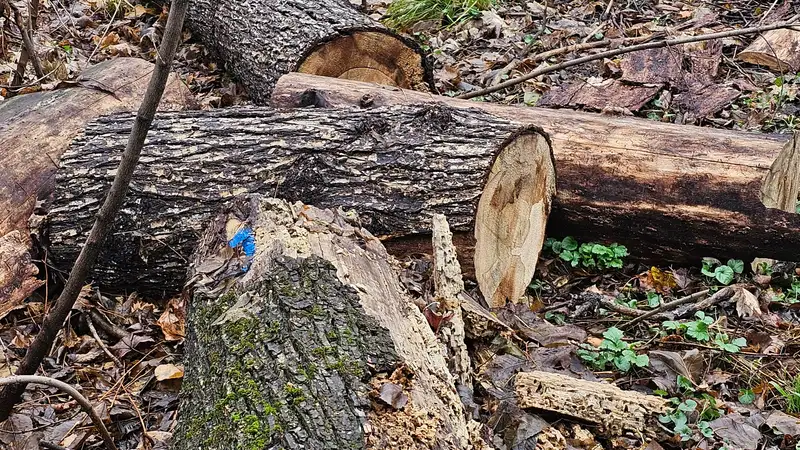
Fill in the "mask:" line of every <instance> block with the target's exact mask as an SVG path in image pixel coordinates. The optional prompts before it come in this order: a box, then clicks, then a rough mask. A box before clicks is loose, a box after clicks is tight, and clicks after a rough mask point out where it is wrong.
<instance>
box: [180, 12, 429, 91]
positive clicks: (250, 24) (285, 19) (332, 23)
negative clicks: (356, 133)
mask: <svg viewBox="0 0 800 450" xmlns="http://www.w3.org/2000/svg"><path fill="white" fill-rule="evenodd" d="M188 25H189V27H190V28H191V29H192V31H193V32H194V33H195V34H196V35H197V36H198V38H199V39H200V40H201V41H202V42H203V43H204V44H205V45H206V46H208V47H209V48H210V49H212V50H213V51H214V52H215V53H216V54H217V56H218V57H219V59H220V60H221V61H223V62H224V63H225V66H226V67H227V69H228V70H229V71H230V72H232V73H233V74H235V75H236V77H237V79H239V80H241V82H242V84H244V86H245V88H246V89H247V91H248V94H249V95H250V98H251V99H253V100H254V101H255V102H256V103H260V104H266V103H268V102H269V98H270V95H271V94H272V89H273V87H274V86H275V83H276V82H277V81H278V78H279V77H280V76H281V75H283V74H285V73H288V72H293V71H300V72H305V73H312V74H315V75H321V76H326V77H341V78H347V79H353V80H361V81H370V82H376V83H381V84H389V85H393V86H401V87H404V88H408V89H418V90H424V91H427V90H429V89H433V87H432V86H433V84H432V79H433V77H432V73H431V70H430V68H429V67H428V64H427V63H426V60H425V55H424V52H423V51H422V50H421V49H420V47H419V45H418V44H416V43H415V42H414V41H413V40H411V39H407V38H404V37H402V36H400V35H397V34H395V33H393V32H391V31H390V30H388V29H387V28H386V27H384V26H383V25H382V24H380V23H379V22H376V21H374V20H372V19H370V18H369V17H367V15H366V14H364V13H363V12H361V11H358V10H357V9H356V8H354V7H353V6H352V5H350V4H349V2H348V1H347V0H312V1H308V0H305V1H299V0H288V1H287V0H250V1H248V2H242V1H240V0H197V1H195V3H194V4H193V7H192V11H190V14H189V18H188Z"/></svg>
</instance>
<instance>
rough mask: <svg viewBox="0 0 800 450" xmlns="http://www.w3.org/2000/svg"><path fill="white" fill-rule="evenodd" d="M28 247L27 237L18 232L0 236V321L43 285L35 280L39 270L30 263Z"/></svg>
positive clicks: (42, 282) (40, 281)
mask: <svg viewBox="0 0 800 450" xmlns="http://www.w3.org/2000/svg"><path fill="white" fill-rule="evenodd" d="M29 246H30V242H28V239H27V236H26V235H23V234H22V233H21V232H19V231H12V232H10V233H8V234H6V235H4V236H0V319H2V318H3V317H5V316H6V314H8V313H9V312H11V311H12V310H13V309H15V308H18V307H20V306H21V305H22V304H23V302H24V301H25V299H26V298H28V296H29V295H31V294H32V293H33V292H34V291H35V290H36V289H38V288H40V287H41V286H42V285H44V281H42V280H39V279H37V278H36V274H38V273H39V269H37V268H36V266H35V265H34V264H33V262H32V261H31V256H30V254H29V253H28V248H29Z"/></svg>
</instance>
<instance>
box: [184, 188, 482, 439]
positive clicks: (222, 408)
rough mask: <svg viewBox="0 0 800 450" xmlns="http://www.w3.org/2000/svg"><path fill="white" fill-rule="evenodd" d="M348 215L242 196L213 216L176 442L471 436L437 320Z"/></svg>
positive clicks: (196, 265) (199, 259) (194, 269)
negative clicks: (420, 306)
mask: <svg viewBox="0 0 800 450" xmlns="http://www.w3.org/2000/svg"><path fill="white" fill-rule="evenodd" d="M350 220H351V219H350V218H349V217H348V216H347V215H342V214H340V213H338V212H336V211H335V210H321V209H317V208H315V207H312V206H306V205H302V204H299V203H298V204H294V205H292V204H289V203H288V202H285V201H282V200H276V199H269V198H260V197H259V196H250V197H245V198H242V197H240V198H237V199H234V200H231V201H229V202H228V207H227V208H226V212H224V213H223V214H221V215H218V216H217V217H216V218H215V219H214V220H212V221H211V224H210V225H209V227H208V229H207V230H206V231H205V233H204V234H203V237H202V239H201V240H200V244H199V245H198V249H197V253H196V254H195V255H194V257H193V258H192V264H191V266H190V267H191V268H190V270H189V276H190V282H189V283H188V284H187V295H190V296H191V301H190V302H189V311H188V322H187V323H188V335H187V339H186V359H185V365H186V375H185V378H184V382H183V385H182V388H181V389H182V395H181V405H180V416H179V420H178V422H179V424H178V428H177V430H176V434H175V438H174V439H175V441H174V444H173V447H172V448H173V449H175V450H187V449H197V448H203V449H207V450H214V449H224V450H227V449H231V448H258V449H262V448H286V449H300V448H311V449H339V448H380V449H384V448H397V449H467V448H472V446H473V444H474V445H476V447H477V445H478V442H476V440H475V439H474V438H472V439H470V436H469V434H470V432H469V428H468V423H467V421H466V420H465V419H464V414H463V407H462V405H461V401H460V399H459V397H458V395H457V394H456V391H455V387H454V385H453V380H452V377H451V375H450V373H449V372H448V370H447V361H446V359H445V357H444V354H443V352H442V351H441V349H440V348H439V346H438V343H437V341H436V337H435V336H434V334H433V331H432V330H431V328H430V327H429V325H428V324H427V322H426V321H425V318H424V317H423V315H422V313H421V312H420V310H419V309H418V308H417V306H416V305H415V304H414V303H413V301H412V299H411V298H410V297H409V294H408V293H407V292H405V290H404V289H403V288H402V287H401V285H400V282H399V281H398V275H397V273H396V272H395V271H394V269H393V266H392V264H391V263H390V262H389V255H388V254H387V253H386V250H385V249H384V248H383V246H382V245H381V243H380V241H378V240H377V239H376V238H375V237H373V236H372V235H371V234H370V233H369V232H368V231H366V230H364V229H363V228H360V227H358V226H357V225H356V226H353V225H352V224H351V223H350ZM243 243H244V245H242V244H243ZM474 425H476V424H474V423H473V425H472V426H474Z"/></svg>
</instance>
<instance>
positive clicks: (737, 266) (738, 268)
mask: <svg viewBox="0 0 800 450" xmlns="http://www.w3.org/2000/svg"><path fill="white" fill-rule="evenodd" d="M727 265H728V267H730V268H731V269H733V271H734V272H736V273H738V274H741V273H742V272H744V262H743V261H742V260H741V259H729V260H728V264H727Z"/></svg>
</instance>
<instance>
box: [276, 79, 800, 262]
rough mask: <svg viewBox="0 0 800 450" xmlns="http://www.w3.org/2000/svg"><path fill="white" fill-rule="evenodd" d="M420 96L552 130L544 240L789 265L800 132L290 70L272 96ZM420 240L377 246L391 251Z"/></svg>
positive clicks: (297, 99)
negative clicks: (617, 113) (555, 106)
mask: <svg viewBox="0 0 800 450" xmlns="http://www.w3.org/2000/svg"><path fill="white" fill-rule="evenodd" d="M424 101H437V102H442V103H445V104H447V105H449V106H452V107H461V108H480V109H482V110H484V111H486V112H489V113H492V114H494V115H497V116H499V117H504V118H507V119H509V120H512V121H517V122H520V123H535V124H536V125H537V126H541V127H542V128H543V129H544V131H545V132H547V133H548V134H549V136H550V138H551V140H552V145H553V155H554V156H555V160H556V168H557V171H558V182H557V194H556V198H555V200H554V202H553V211H552V213H551V215H550V219H549V221H548V226H547V232H548V234H549V235H552V236H556V237H562V236H567V235H572V236H575V237H576V238H578V239H581V240H595V241H597V240H606V241H617V242H620V243H623V244H625V245H626V246H627V247H628V248H629V250H630V251H631V254H632V255H633V256H634V257H637V256H638V257H643V258H645V259H649V260H657V261H660V262H661V263H667V262H674V263H694V264H696V263H697V261H698V260H699V259H700V258H702V257H704V256H715V257H718V258H728V257H738V258H742V259H747V258H753V257H758V256H761V257H770V258H776V259H781V260H795V259H797V250H796V249H797V248H798V247H799V246H800V216H798V215H797V214H794V211H795V209H794V208H795V205H796V203H797V198H798V188H800V167H798V165H800V158H798V157H797V156H796V155H797V154H799V153H800V150H799V149H800V134H795V135H794V136H791V135H789V136H787V135H765V134H755V133H743V132H736V131H730V130H719V129H713V128H701V127H694V126H683V125H675V124H667V123H661V122H654V121H649V120H644V119H635V118H625V117H613V116H607V115H600V114H590V113H582V112H578V111H571V110H552V109H544V108H529V107H510V106H502V105H497V104H492V103H483V102H471V101H464V100H457V99H450V98H445V97H437V96H433V95H430V94H424V93H419V92H413V91H408V90H402V89H398V88H394V87H387V86H379V85H374V84H369V83H360V82H355V81H349V80H327V79H323V78H320V77H314V76H311V75H306V74H298V73H292V74H288V75H285V76H284V77H283V78H281V80H280V82H279V83H278V86H277V88H276V90H275V92H274V95H273V99H272V102H273V106H276V107H294V106H301V105H307V104H313V105H318V106H319V105H322V106H331V107H341V106H346V105H357V106H362V107H383V106H386V105H396V104H407V103H412V104H413V103H419V102H424ZM459 238H461V239H459ZM460 240H461V242H462V243H460V242H459V241H460ZM455 241H456V245H457V246H458V247H459V249H460V250H461V249H462V248H467V245H468V244H469V241H468V240H465V239H464V236H456V237H455ZM421 244H424V242H423V243H420V242H419V241H415V242H399V243H393V242H385V245H386V246H387V248H388V249H389V250H390V251H393V252H400V251H402V250H403V248H408V249H412V248H413V249H415V250H419V248H420V245H421Z"/></svg>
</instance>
